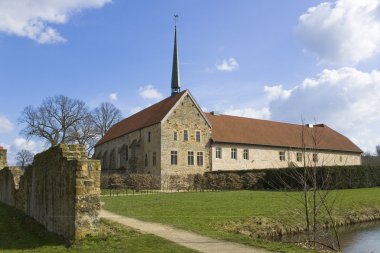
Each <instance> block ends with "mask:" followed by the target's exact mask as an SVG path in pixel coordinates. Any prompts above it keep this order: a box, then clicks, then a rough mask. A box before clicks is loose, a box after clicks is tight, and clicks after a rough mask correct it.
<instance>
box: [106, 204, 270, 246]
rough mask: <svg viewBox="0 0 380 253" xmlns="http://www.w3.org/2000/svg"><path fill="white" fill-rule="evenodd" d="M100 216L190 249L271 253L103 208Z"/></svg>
mask: <svg viewBox="0 0 380 253" xmlns="http://www.w3.org/2000/svg"><path fill="white" fill-rule="evenodd" d="M100 217H102V218H105V219H107V220H110V221H113V222H117V223H119V224H122V225H125V226H128V227H131V228H134V229H136V230H139V231H140V232H142V233H149V234H154V235H157V236H159V237H162V238H165V239H166V240H169V241H172V242H175V243H177V244H180V245H182V246H185V247H187V248H190V249H194V250H197V251H200V252H204V253H215V252H217V253H235V252H236V253H269V252H270V251H267V250H264V249H258V248H253V247H249V246H245V245H242V244H238V243H233V242H227V241H222V240H217V239H213V238H210V237H207V236H203V235H198V234H195V233H193V232H189V231H185V230H181V229H176V228H173V227H170V226H168V225H163V224H160V223H153V222H146V221H141V220H137V219H134V218H128V217H125V216H122V215H118V214H115V213H111V212H109V211H106V210H102V211H101V213H100Z"/></svg>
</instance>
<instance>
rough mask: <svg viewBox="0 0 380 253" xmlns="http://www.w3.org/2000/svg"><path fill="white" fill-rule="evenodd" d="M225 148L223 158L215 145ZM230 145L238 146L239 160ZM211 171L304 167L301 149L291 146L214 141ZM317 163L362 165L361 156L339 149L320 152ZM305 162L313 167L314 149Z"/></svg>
mask: <svg viewBox="0 0 380 253" xmlns="http://www.w3.org/2000/svg"><path fill="white" fill-rule="evenodd" d="M217 147H219V148H221V149H222V158H221V159H220V158H216V154H215V153H216V148H217ZM231 148H236V149H237V159H231ZM244 149H248V152H249V159H247V160H246V159H244V158H243V152H244ZM211 150H212V151H211V152H212V170H213V171H216V170H245V169H247V170H249V169H269V168H287V167H301V166H303V161H304V158H302V159H303V160H302V162H298V161H297V153H298V152H301V153H302V150H300V149H289V148H281V147H264V146H256V145H243V144H227V143H213V144H212V149H211ZM280 151H283V152H285V160H284V161H280V158H279V152H280ZM316 153H317V154H318V162H317V166H335V165H339V166H348V165H360V164H361V156H360V154H356V153H349V152H339V151H317V152H316ZM305 158H306V159H305V161H306V165H307V166H312V165H313V164H314V162H313V152H306V153H305Z"/></svg>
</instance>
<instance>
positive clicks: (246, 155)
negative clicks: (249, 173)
mask: <svg viewBox="0 0 380 253" xmlns="http://www.w3.org/2000/svg"><path fill="white" fill-rule="evenodd" d="M243 158H244V160H249V150H248V149H247V148H246V149H244V151H243Z"/></svg>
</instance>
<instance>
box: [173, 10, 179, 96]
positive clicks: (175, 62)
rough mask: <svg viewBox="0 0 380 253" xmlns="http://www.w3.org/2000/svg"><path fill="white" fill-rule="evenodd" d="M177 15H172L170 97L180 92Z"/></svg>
mask: <svg viewBox="0 0 380 253" xmlns="http://www.w3.org/2000/svg"><path fill="white" fill-rule="evenodd" d="M178 17H179V16H178V15H174V23H175V25H174V52H173V68H172V84H171V88H172V95H175V94H177V93H179V92H180V91H181V83H180V81H179V61H178V47H177V20H178Z"/></svg>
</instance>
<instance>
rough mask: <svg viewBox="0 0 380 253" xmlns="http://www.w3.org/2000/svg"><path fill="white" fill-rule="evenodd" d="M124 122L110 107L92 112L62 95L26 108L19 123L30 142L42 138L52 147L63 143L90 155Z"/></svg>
mask: <svg viewBox="0 0 380 253" xmlns="http://www.w3.org/2000/svg"><path fill="white" fill-rule="evenodd" d="M121 118H122V116H121V112H120V110H119V109H117V108H116V107H115V106H114V105H113V104H111V103H102V104H100V106H99V107H97V108H95V109H94V110H93V111H90V110H89V108H88V107H87V106H86V104H85V102H83V101H81V100H79V99H72V98H69V97H66V96H63V95H58V96H55V97H48V98H46V99H45V100H43V102H42V103H41V105H39V106H37V107H34V106H27V107H25V108H24V110H23V112H22V114H21V117H20V119H19V122H20V123H22V124H24V125H25V127H24V128H23V129H22V131H21V133H22V134H23V135H25V136H26V137H27V138H33V137H36V138H39V139H42V140H44V141H45V142H46V143H48V144H49V145H50V146H55V145H58V144H60V143H69V144H82V145H84V146H85V147H86V148H87V151H88V152H89V154H90V153H91V152H92V150H93V147H94V145H95V144H96V142H97V141H98V140H99V139H100V138H101V137H102V136H104V135H105V133H106V132H107V131H108V130H109V129H110V128H111V127H112V126H113V125H114V124H116V123H117V122H119V121H120V119H121Z"/></svg>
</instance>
